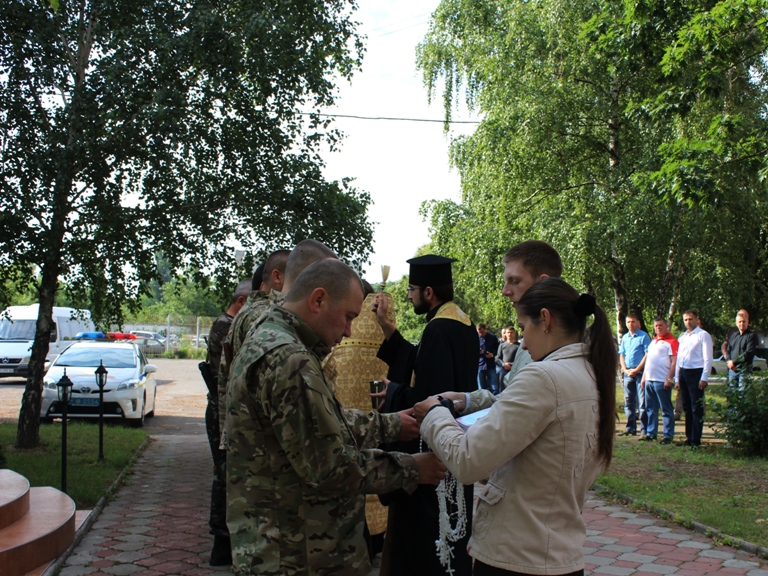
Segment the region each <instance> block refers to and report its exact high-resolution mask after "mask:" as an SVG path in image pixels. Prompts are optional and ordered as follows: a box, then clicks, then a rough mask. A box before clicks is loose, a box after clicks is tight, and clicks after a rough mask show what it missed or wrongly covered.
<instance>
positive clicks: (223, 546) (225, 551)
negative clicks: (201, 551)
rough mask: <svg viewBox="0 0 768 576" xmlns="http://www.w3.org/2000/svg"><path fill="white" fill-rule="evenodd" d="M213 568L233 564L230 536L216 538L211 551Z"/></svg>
mask: <svg viewBox="0 0 768 576" xmlns="http://www.w3.org/2000/svg"><path fill="white" fill-rule="evenodd" d="M209 564H210V565H211V566H230V565H231V564H232V544H231V543H230V541H229V536H215V537H214V539H213V550H211V561H210V562H209Z"/></svg>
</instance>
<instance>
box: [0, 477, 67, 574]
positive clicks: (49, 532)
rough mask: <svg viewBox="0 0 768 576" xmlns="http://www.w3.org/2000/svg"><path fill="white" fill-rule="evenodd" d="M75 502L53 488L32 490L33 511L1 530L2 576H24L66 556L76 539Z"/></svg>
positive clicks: (0, 562)
mask: <svg viewBox="0 0 768 576" xmlns="http://www.w3.org/2000/svg"><path fill="white" fill-rule="evenodd" d="M75 528H76V517H75V503H74V501H73V500H72V499H71V498H70V497H69V496H67V495H66V494H64V493H63V492H60V491H59V490H56V489H55V488H51V487H50V486H45V487H40V488H30V490H29V510H28V511H27V513H26V514H25V515H24V516H23V517H21V518H20V519H19V520H17V521H16V522H14V523H13V524H11V525H10V526H7V527H5V528H3V529H2V530H0V576H23V575H24V574H26V573H28V572H30V571H31V570H35V569H36V568H38V567H40V566H41V565H44V564H46V563H48V562H50V561H51V560H53V559H55V558H56V557H58V556H59V555H60V554H62V553H63V552H64V551H65V550H66V549H67V548H68V547H69V545H70V544H71V543H72V541H73V540H74V537H75Z"/></svg>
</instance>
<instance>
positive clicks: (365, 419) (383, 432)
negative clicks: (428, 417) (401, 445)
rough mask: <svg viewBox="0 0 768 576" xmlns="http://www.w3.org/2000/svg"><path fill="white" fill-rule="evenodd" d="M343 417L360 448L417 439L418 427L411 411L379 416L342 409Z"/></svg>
mask: <svg viewBox="0 0 768 576" xmlns="http://www.w3.org/2000/svg"><path fill="white" fill-rule="evenodd" d="M344 416H345V418H346V419H347V422H349V425H350V431H351V432H352V434H353V435H354V436H355V439H356V440H357V443H358V445H359V446H360V448H377V447H378V446H379V445H381V444H390V443H392V442H397V441H398V440H413V439H415V438H418V437H419V425H418V423H417V422H416V419H415V418H414V417H413V415H412V410H403V411H402V412H395V413H393V414H381V413H379V412H363V411H362V410H356V409H354V408H344Z"/></svg>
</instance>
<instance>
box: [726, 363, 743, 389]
mask: <svg viewBox="0 0 768 576" xmlns="http://www.w3.org/2000/svg"><path fill="white" fill-rule="evenodd" d="M747 374H748V372H736V371H734V370H731V369H730V368H729V369H728V386H733V387H734V388H735V387H736V386H738V387H739V390H744V386H745V385H746V382H745V381H744V378H745V377H746V376H747Z"/></svg>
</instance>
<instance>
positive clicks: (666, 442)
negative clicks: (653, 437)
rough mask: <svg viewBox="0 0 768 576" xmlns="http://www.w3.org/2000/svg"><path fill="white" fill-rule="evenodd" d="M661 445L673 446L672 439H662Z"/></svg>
mask: <svg viewBox="0 0 768 576" xmlns="http://www.w3.org/2000/svg"><path fill="white" fill-rule="evenodd" d="M659 444H664V445H666V444H672V438H662V439H661V440H660V441H659Z"/></svg>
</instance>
